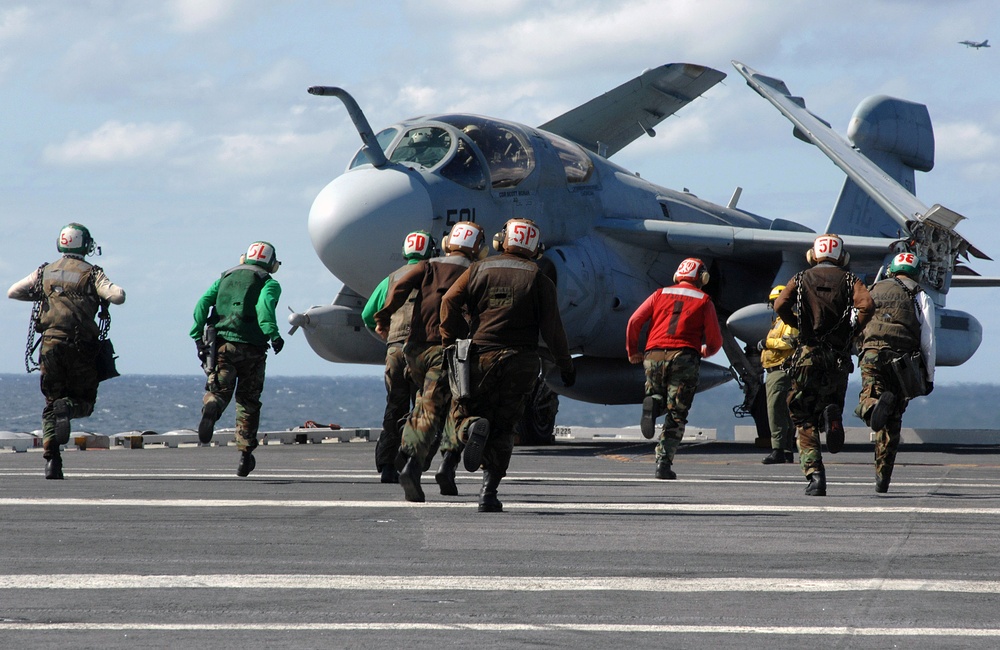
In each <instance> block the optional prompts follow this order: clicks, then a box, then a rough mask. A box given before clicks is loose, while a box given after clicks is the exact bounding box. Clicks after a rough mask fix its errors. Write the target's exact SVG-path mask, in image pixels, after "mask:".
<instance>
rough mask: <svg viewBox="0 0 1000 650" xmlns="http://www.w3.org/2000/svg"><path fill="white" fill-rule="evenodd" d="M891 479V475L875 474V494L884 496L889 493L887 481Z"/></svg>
mask: <svg viewBox="0 0 1000 650" xmlns="http://www.w3.org/2000/svg"><path fill="white" fill-rule="evenodd" d="M891 478H892V475H891V474H876V475H875V492H877V493H878V494H885V493H886V492H888V491H889V480H890V479H891Z"/></svg>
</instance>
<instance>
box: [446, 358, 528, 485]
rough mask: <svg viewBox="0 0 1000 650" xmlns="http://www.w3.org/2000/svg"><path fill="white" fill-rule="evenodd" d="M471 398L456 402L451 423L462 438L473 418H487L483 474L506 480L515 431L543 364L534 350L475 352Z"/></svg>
mask: <svg viewBox="0 0 1000 650" xmlns="http://www.w3.org/2000/svg"><path fill="white" fill-rule="evenodd" d="M470 364H471V368H470V375H471V377H470V379H471V381H470V384H471V386H472V391H471V392H472V394H471V395H470V396H469V397H468V398H464V399H461V400H456V401H455V403H454V405H453V407H452V419H453V420H454V421H455V422H456V427H455V428H456V430H457V435H458V437H459V438H461V437H463V432H464V430H465V429H466V428H467V427H468V425H469V424H470V423H471V421H472V420H471V419H472V418H485V419H486V420H487V421H488V422H489V423H490V435H489V437H488V438H487V439H486V446H485V448H484V449H483V460H482V467H483V470H484V471H485V470H489V471H490V472H492V473H493V475H494V476H500V477H503V476H506V475H507V468H508V467H510V456H511V454H512V453H513V452H514V429H515V427H516V426H517V424H518V422H520V421H521V417H522V416H523V415H524V409H525V407H526V406H527V404H528V399H529V398H530V396H531V391H532V389H534V387H535V382H536V381H538V373H539V371H540V370H541V362H540V361H539V360H538V351H537V350H535V349H518V348H497V349H487V350H483V349H476V348H475V347H473V350H472V352H471V353H470Z"/></svg>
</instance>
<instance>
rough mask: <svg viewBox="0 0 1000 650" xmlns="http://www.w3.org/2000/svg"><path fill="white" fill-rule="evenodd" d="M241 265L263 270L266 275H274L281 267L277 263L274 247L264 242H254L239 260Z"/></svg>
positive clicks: (279, 263)
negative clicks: (250, 265)
mask: <svg viewBox="0 0 1000 650" xmlns="http://www.w3.org/2000/svg"><path fill="white" fill-rule="evenodd" d="M240 262H241V263H243V264H253V265H254V266H259V267H261V268H262V269H265V270H266V271H267V272H268V273H274V272H276V271H277V270H278V267H279V266H281V262H279V261H278V254H277V253H276V252H275V250H274V246H272V245H271V244H270V243H268V242H266V241H255V242H254V243H252V244H250V247H249V248H247V252H246V254H245V255H243V257H241V258H240Z"/></svg>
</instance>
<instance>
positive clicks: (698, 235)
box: [595, 219, 896, 264]
mask: <svg viewBox="0 0 1000 650" xmlns="http://www.w3.org/2000/svg"><path fill="white" fill-rule="evenodd" d="M595 228H596V229H597V230H598V231H599V232H601V233H603V234H605V235H607V236H608V237H611V238H612V239H616V240H618V241H621V242H623V243H626V244H630V245H632V246H637V247H639V248H644V249H647V250H651V251H656V252H662V253H678V254H682V255H705V256H710V257H719V258H727V259H740V260H752V259H754V258H756V257H758V256H759V255H761V254H764V253H780V252H783V251H788V252H791V253H794V254H796V255H804V254H805V251H806V250H808V249H809V248H811V247H812V245H813V241H814V240H815V239H816V233H814V232H801V231H789V230H764V229H762V228H742V227H736V226H722V225H712V224H701V223H686V222H677V221H664V220H658V219H602V220H600V221H598V222H597V224H596V225H595ZM843 239H844V246H845V247H846V249H847V250H848V251H850V253H851V259H853V260H866V261H867V260H870V261H872V262H874V263H876V264H881V263H882V260H883V259H884V258H885V256H886V254H888V253H889V250H890V248H891V247H892V245H893V243H894V242H895V241H896V240H894V239H888V238H885V237H858V236H845V237H844V238H843Z"/></svg>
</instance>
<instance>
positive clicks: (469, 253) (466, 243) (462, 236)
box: [444, 221, 487, 258]
mask: <svg viewBox="0 0 1000 650" xmlns="http://www.w3.org/2000/svg"><path fill="white" fill-rule="evenodd" d="M485 242H486V235H485V234H484V233H483V229H482V228H481V227H480V226H479V224H477V223H475V222H474V221H459V222H458V223H456V224H455V225H454V226H452V227H451V232H450V233H448V238H447V239H445V241H444V251H445V252H446V253H456V252H457V253H462V254H463V255H465V256H466V257H470V258H480V257H485V256H486V253H487V250H486V247H485V246H483V244H484V243H485Z"/></svg>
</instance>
